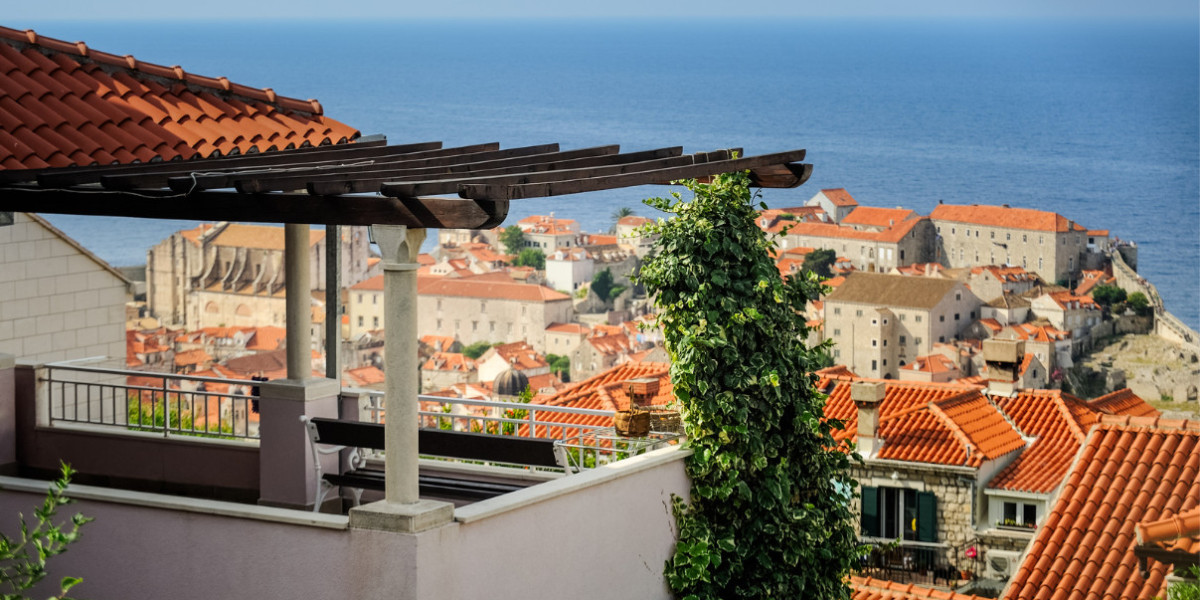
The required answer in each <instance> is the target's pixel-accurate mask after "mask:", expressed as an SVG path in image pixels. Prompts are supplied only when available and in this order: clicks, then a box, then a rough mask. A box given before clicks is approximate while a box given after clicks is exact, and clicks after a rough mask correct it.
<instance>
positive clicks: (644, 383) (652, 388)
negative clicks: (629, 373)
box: [625, 377, 658, 406]
mask: <svg viewBox="0 0 1200 600" xmlns="http://www.w3.org/2000/svg"><path fill="white" fill-rule="evenodd" d="M625 393H626V394H629V402H630V403H631V404H634V405H636V406H648V405H649V404H650V402H652V401H653V400H654V397H655V396H657V395H658V378H657V377H639V378H637V379H630V380H628V381H626V382H625Z"/></svg>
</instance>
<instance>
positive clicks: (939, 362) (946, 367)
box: [900, 354, 958, 373]
mask: <svg viewBox="0 0 1200 600" xmlns="http://www.w3.org/2000/svg"><path fill="white" fill-rule="evenodd" d="M900 369H901V370H905V371H920V372H922V373H945V372H947V371H957V370H958V365H957V364H955V362H954V361H952V360H950V359H949V358H947V357H946V356H945V355H944V354H930V355H928V356H918V357H916V358H914V359H913V361H912V362H910V363H908V364H907V365H904V366H903V367H900Z"/></svg>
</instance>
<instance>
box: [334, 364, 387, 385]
mask: <svg viewBox="0 0 1200 600" xmlns="http://www.w3.org/2000/svg"><path fill="white" fill-rule="evenodd" d="M343 375H344V377H343V381H344V382H348V383H350V384H351V385H356V386H364V387H365V386H368V385H377V384H380V383H383V382H384V381H385V379H386V378H385V376H384V373H383V371H381V370H380V369H379V368H378V367H374V366H371V365H367V366H365V367H358V368H356V369H346V371H345V372H344V373H343Z"/></svg>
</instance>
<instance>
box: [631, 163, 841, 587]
mask: <svg viewBox="0 0 1200 600" xmlns="http://www.w3.org/2000/svg"><path fill="white" fill-rule="evenodd" d="M686 185H687V187H688V189H690V190H691V191H692V192H693V193H694V195H695V198H694V199H693V200H691V201H688V202H685V201H683V200H682V197H681V196H680V195H679V194H673V199H664V198H654V199H650V200H647V201H646V203H647V204H648V205H650V206H652V207H654V208H657V209H659V210H663V211H665V212H670V213H674V214H675V215H677V216H676V217H674V218H672V219H670V220H667V221H660V222H659V223H658V224H651V225H647V226H646V233H649V234H658V235H659V236H660V238H659V240H658V242H657V243H656V251H655V252H654V253H653V254H652V255H651V257H650V258H649V259H648V260H647V262H646V264H645V265H644V266H643V267H642V270H641V273H640V276H639V279H640V282H641V283H643V284H645V286H646V288H647V291H648V292H649V293H650V294H651V295H652V296H654V297H655V298H656V303H657V305H658V307H659V309H660V314H659V322H660V324H661V325H662V327H663V330H664V334H665V337H666V340H665V341H666V349H667V351H668V352H669V353H670V355H671V359H672V365H671V381H672V383H673V384H674V394H675V398H676V401H677V402H678V403H679V405H680V408H681V409H682V413H683V416H684V423H685V430H686V433H687V435H688V438H689V443H690V445H691V448H692V451H693V454H692V456H691V457H690V458H689V459H688V464H687V471H688V475H689V476H690V478H691V481H692V487H691V503H690V504H685V503H684V502H683V501H682V500H680V499H678V498H677V499H676V503H675V516H676V522H677V525H678V529H679V541H678V543H677V544H676V548H675V554H674V556H673V557H672V558H671V559H670V560H669V561H668V562H667V565H666V578H667V582H668V584H669V585H670V587H671V589H672V590H674V591H675V592H676V593H677V594H678V595H679V597H682V598H687V599H697V600H698V599H710V598H711V599H717V598H720V599H728V598H847V597H848V596H849V591H848V588H847V587H846V584H845V582H844V577H845V576H846V574H847V573H848V572H849V569H850V568H851V567H852V566H854V565H855V564H856V561H857V556H858V549H857V537H856V534H855V530H854V528H853V515H852V514H851V511H850V501H851V499H852V497H853V494H854V486H855V485H856V484H855V482H854V481H853V480H852V479H850V477H849V475H848V469H849V466H850V461H851V455H850V454H849V453H848V452H842V451H840V450H839V448H838V444H837V443H836V442H835V441H834V439H833V436H832V434H831V428H832V427H833V426H837V425H840V424H836V423H832V422H830V421H827V420H825V418H824V412H823V409H824V403H825V397H824V396H823V395H821V394H820V393H819V392H818V391H817V390H816V388H815V382H816V378H815V377H814V376H813V375H812V371H813V370H815V369H816V368H817V365H818V364H819V360H820V353H819V352H817V351H815V350H813V349H809V348H806V347H805V345H804V342H803V339H804V337H805V335H806V334H807V332H808V329H807V327H806V326H805V320H804V317H803V316H802V315H801V314H800V312H799V311H801V310H802V309H803V308H804V305H805V302H806V301H807V300H808V299H809V298H814V297H816V295H817V293H818V292H819V290H820V283H819V281H818V279H817V276H816V275H815V274H813V273H806V274H804V275H803V276H792V277H789V278H788V279H787V281H784V280H782V279H781V277H780V274H779V271H778V269H776V268H775V264H774V262H773V261H772V260H771V258H770V251H771V250H772V249H773V243H772V242H771V241H769V240H768V239H767V237H766V236H765V234H764V233H763V231H762V230H761V229H759V228H758V227H757V226H756V225H755V217H756V216H757V215H756V213H755V211H754V209H753V207H752V203H753V201H754V198H753V197H752V196H751V193H750V189H749V177H748V176H747V175H746V174H745V173H736V174H731V175H725V176H720V177H717V178H715V179H714V181H713V182H712V183H711V184H699V183H696V182H695V181H689V182H687V183H686ZM764 208H765V205H764ZM842 449H848V448H846V447H843V448H842Z"/></svg>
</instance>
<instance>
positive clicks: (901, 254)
mask: <svg viewBox="0 0 1200 600" xmlns="http://www.w3.org/2000/svg"><path fill="white" fill-rule="evenodd" d="M900 260H904V251H903V250H901V251H900Z"/></svg>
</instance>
